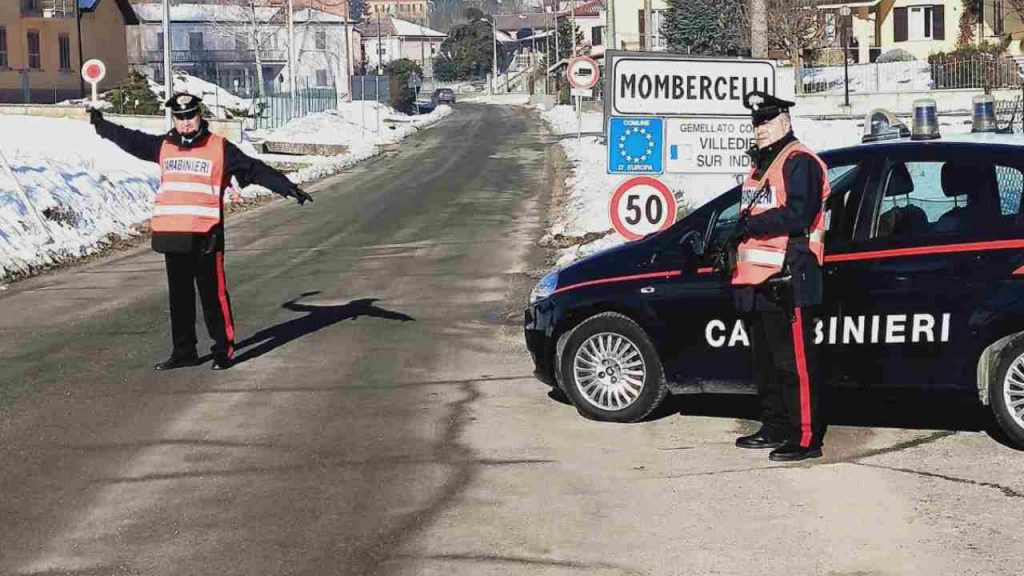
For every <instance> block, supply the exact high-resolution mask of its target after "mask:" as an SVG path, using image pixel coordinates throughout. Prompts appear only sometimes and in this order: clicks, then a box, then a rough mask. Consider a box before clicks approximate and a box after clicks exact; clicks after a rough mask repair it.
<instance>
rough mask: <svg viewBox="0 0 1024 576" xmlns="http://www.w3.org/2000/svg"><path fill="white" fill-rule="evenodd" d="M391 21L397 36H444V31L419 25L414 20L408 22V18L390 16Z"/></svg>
mask: <svg viewBox="0 0 1024 576" xmlns="http://www.w3.org/2000/svg"><path fill="white" fill-rule="evenodd" d="M391 23H392V24H394V26H395V32H396V33H397V34H398V35H399V36H435V37H438V38H444V37H445V36H446V34H445V33H444V32H438V31H437V30H431V29H430V28H427V27H426V26H420V25H419V24H416V23H415V22H409V21H408V20H402V19H400V18H392V19H391Z"/></svg>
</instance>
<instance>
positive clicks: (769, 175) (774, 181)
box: [732, 142, 831, 286]
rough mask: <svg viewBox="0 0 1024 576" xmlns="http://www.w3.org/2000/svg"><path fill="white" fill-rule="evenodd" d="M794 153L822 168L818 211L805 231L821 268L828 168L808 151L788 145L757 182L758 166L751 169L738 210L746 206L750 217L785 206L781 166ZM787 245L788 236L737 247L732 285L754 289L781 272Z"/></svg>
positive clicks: (784, 235)
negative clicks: (809, 159) (747, 286)
mask: <svg viewBox="0 0 1024 576" xmlns="http://www.w3.org/2000/svg"><path fill="white" fill-rule="evenodd" d="M793 154H807V155H808V156H810V157H811V158H813V159H814V160H815V161H816V162H817V163H818V166H820V167H821V178H822V194H821V210H819V211H818V216H817V217H815V219H814V224H812V225H811V228H810V229H809V230H808V243H809V244H810V249H811V252H813V253H814V256H815V258H817V260H818V265H819V266H820V265H822V264H823V263H824V261H825V202H826V201H827V200H828V195H829V193H830V192H831V189H830V188H829V184H828V167H827V166H825V163H824V162H822V160H821V158H818V156H817V155H816V154H815V153H814V152H812V151H811V150H810V149H809V148H807V147H806V146H804V145H803V144H801V143H800V142H791V143H789V144H787V145H786V147H785V148H783V149H782V151H781V152H779V155H778V156H776V157H775V160H774V161H772V163H771V165H770V166H769V167H768V169H767V170H765V172H764V174H763V175H762V176H761V179H760V180H755V179H754V172H755V171H756V169H757V167H756V166H755V167H753V168H751V170H750V174H748V175H747V179H746V181H745V182H744V183H743V194H742V196H741V198H742V200H741V201H740V202H741V203H740V207H741V209H744V210H745V209H747V207H748V206H749V210H750V215H751V216H757V215H758V214H761V213H763V212H766V211H768V210H772V209H775V208H780V207H782V206H785V205H786V180H785V178H784V177H783V175H782V167H783V166H784V165H785V164H786V160H787V159H788V158H789V157H791V156H792V155H793ZM788 245H789V234H781V235H779V236H773V237H771V238H748V239H747V240H746V241H744V242H743V243H742V244H740V245H739V247H738V248H737V254H736V268H735V270H733V273H732V284H733V285H750V286H756V285H758V284H761V283H763V282H764V281H765V280H767V279H768V278H770V277H772V276H774V275H775V274H778V273H779V272H781V271H782V266H783V262H784V260H785V258H786V246H788Z"/></svg>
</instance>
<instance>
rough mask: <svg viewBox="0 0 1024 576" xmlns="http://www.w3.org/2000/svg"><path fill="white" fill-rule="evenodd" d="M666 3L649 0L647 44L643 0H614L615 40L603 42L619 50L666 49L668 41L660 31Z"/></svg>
mask: <svg viewBox="0 0 1024 576" xmlns="http://www.w3.org/2000/svg"><path fill="white" fill-rule="evenodd" d="M667 10H668V3H667V2H666V1H665V0H651V23H652V24H651V46H650V47H648V46H647V41H646V31H647V27H646V25H645V19H644V0H614V6H613V10H609V14H611V13H612V12H613V11H614V16H615V41H616V43H617V46H612V45H611V42H605V46H606V47H607V48H609V49H613V48H617V49H619V50H652V51H655V52H663V51H665V50H666V49H668V42H667V41H666V40H665V37H664V36H663V35H662V33H661V24H662V22H664V20H665V12H666V11H667Z"/></svg>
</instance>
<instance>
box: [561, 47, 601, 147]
mask: <svg viewBox="0 0 1024 576" xmlns="http://www.w3.org/2000/svg"><path fill="white" fill-rule="evenodd" d="M565 76H566V78H568V80H569V85H571V86H572V87H573V91H572V95H573V96H575V97H576V139H577V140H579V139H580V133H581V132H582V131H583V96H584V94H586V93H590V94H592V93H593V92H592V89H593V88H594V86H596V85H597V82H598V81H599V80H600V79H601V69H600V68H599V67H598V65H597V62H596V61H594V59H593V58H590V57H588V56H575V55H574V56H573V58H572V59H571V60H569V65H568V66H566V68H565Z"/></svg>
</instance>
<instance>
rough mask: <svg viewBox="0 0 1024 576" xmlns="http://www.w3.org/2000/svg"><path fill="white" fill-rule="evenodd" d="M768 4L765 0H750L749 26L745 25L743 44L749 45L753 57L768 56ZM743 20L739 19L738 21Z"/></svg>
mask: <svg viewBox="0 0 1024 576" xmlns="http://www.w3.org/2000/svg"><path fill="white" fill-rule="evenodd" d="M767 6H768V4H767V0H750V7H749V8H748V11H749V13H750V22H749V24H750V25H749V26H747V27H745V30H744V36H747V37H746V38H744V39H743V40H744V44H747V45H749V46H750V55H751V56H753V57H754V58H767V57H768V7H767ZM742 21H743V20H742V19H741V20H740V22H742Z"/></svg>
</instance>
